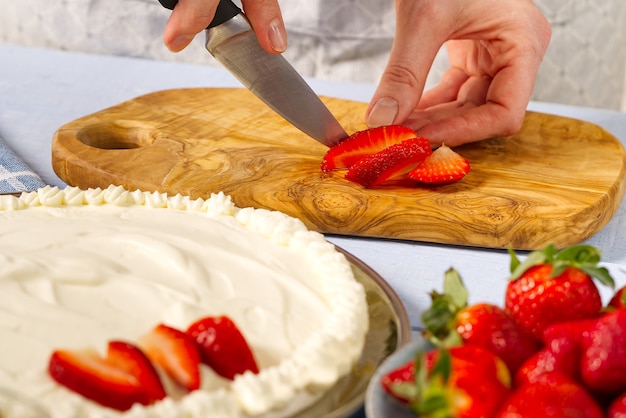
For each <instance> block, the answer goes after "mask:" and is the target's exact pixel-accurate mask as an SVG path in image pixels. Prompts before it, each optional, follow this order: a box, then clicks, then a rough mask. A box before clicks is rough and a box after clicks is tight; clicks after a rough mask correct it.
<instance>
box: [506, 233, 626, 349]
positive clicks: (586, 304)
mask: <svg viewBox="0 0 626 418" xmlns="http://www.w3.org/2000/svg"><path fill="white" fill-rule="evenodd" d="M509 252H510V254H511V273H512V276H511V279H510V281H509V283H508V285H507V289H506V293H505V308H506V309H507V311H509V312H510V313H511V314H512V315H513V317H514V318H515V319H516V320H517V321H518V322H519V323H520V324H521V325H522V327H524V329H526V330H527V331H528V332H529V333H530V334H531V335H533V336H535V338H537V339H541V338H542V337H543V331H544V330H545V329H546V327H547V326H548V325H550V324H554V323H557V322H565V321H572V320H579V319H586V318H593V317H596V316H598V315H599V314H600V311H601V309H602V300H601V298H600V292H599V291H598V288H597V287H596V285H595V283H594V281H593V278H596V279H598V280H599V281H600V282H602V283H603V284H606V285H608V286H611V287H614V281H613V278H612V277H611V276H610V275H609V272H608V271H607V269H606V268H603V267H599V266H598V262H599V261H600V254H599V252H598V250H597V249H596V248H594V247H591V246H588V245H578V246H573V247H569V248H566V249H564V250H561V251H558V250H557V249H556V248H555V247H554V246H552V245H549V246H547V247H546V248H545V249H544V250H541V251H533V252H532V253H530V254H529V255H528V257H527V258H526V260H524V262H523V263H520V262H519V260H518V258H517V256H516V254H515V252H514V251H513V250H510V251H509Z"/></svg>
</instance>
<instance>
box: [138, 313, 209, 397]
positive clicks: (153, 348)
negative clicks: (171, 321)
mask: <svg viewBox="0 0 626 418" xmlns="http://www.w3.org/2000/svg"><path fill="white" fill-rule="evenodd" d="M139 346H140V347H141V348H142V349H143V351H144V352H145V353H146V355H147V356H148V358H149V359H150V360H151V361H152V362H153V363H154V364H155V365H157V366H159V367H161V368H162V369H163V370H164V371H165V373H166V374H167V375H168V376H169V377H170V379H172V380H173V381H174V382H175V383H176V384H177V385H178V386H180V387H182V388H184V389H185V390H186V391H187V392H191V391H194V390H197V389H199V388H200V381H201V379H200V352H199V351H198V346H197V345H196V341H195V340H194V339H193V338H191V337H190V336H189V335H187V333H185V332H183V331H181V330H178V329H176V328H172V327H170V326H167V325H165V324H159V325H157V326H156V327H154V328H153V329H152V331H150V332H149V333H147V334H146V335H144V336H143V337H141V338H140V339H139Z"/></svg>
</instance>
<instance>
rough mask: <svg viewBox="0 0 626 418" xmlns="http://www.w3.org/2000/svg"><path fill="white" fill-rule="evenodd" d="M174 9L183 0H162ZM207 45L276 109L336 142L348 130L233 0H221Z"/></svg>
mask: <svg viewBox="0 0 626 418" xmlns="http://www.w3.org/2000/svg"><path fill="white" fill-rule="evenodd" d="M159 3H161V5H162V6H163V7H165V8H167V9H170V10H173V9H174V7H175V6H176V4H177V3H178V0H159ZM205 32H206V42H205V46H206V49H207V50H208V51H209V53H210V54H211V55H213V56H214V57H215V59H216V60H217V61H219V62H220V63H221V64H222V65H223V66H224V67H225V68H226V69H227V70H228V71H230V72H231V73H232V74H233V75H234V76H235V78H237V79H238V80H239V81H240V82H241V83H242V84H243V85H244V86H245V87H246V88H247V89H248V90H250V91H251V92H252V93H253V94H254V95H255V96H257V97H258V98H259V99H261V100H262V101H263V102H264V103H265V104H267V105H268V106H269V107H270V108H271V109H273V110H274V111H275V112H276V113H278V114H279V115H280V116H282V117H283V118H284V119H286V120H287V121H288V122H290V123H291V124H292V125H294V126H295V127H296V128H298V129H300V130H301V131H302V132H304V133H305V134H307V135H309V136H310V137H312V138H313V139H315V140H317V141H319V142H321V143H322V144H324V145H326V146H328V147H332V146H334V145H336V144H338V143H339V142H341V140H343V139H345V138H346V137H347V136H348V134H347V133H346V131H345V130H344V129H343V127H342V126H341V124H340V123H339V122H338V121H337V119H335V117H334V116H333V114H332V113H331V112H330V110H329V109H328V108H327V107H326V105H324V103H323V102H322V101H321V100H320V98H319V96H318V95H317V94H316V93H315V92H314V91H313V89H311V87H310V86H309V85H308V84H307V82H306V81H305V80H304V79H303V78H302V76H301V75H300V74H299V73H298V72H297V71H296V70H295V69H294V68H293V67H292V66H291V64H289V62H288V61H287V60H286V59H285V58H284V57H283V56H282V55H280V54H271V53H269V52H267V51H265V50H264V49H263V48H262V47H261V45H260V44H259V41H258V40H257V38H256V35H255V34H254V31H253V29H252V26H251V25H250V22H249V21H248V18H247V17H246V16H245V14H244V13H243V12H242V11H241V9H240V8H239V7H237V6H236V5H235V4H234V3H232V1H230V0H220V2H219V4H218V6H217V11H216V13H215V17H214V19H213V21H212V22H211V23H210V24H209V26H208V27H207V29H206V31H205Z"/></svg>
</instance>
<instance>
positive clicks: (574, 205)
mask: <svg viewBox="0 0 626 418" xmlns="http://www.w3.org/2000/svg"><path fill="white" fill-rule="evenodd" d="M322 100H323V101H324V102H325V103H326V104H327V106H328V107H329V108H330V110H331V111H332V113H333V114H334V115H335V116H336V117H337V119H338V120H339V121H340V122H341V124H342V125H343V126H344V128H345V129H346V131H347V132H349V133H351V132H354V131H357V130H361V129H365V125H364V124H363V122H362V121H363V115H364V112H365V108H366V106H367V105H366V104H365V103H361V102H354V101H347V100H341V99H335V98H328V97H322ZM326 150H327V148H326V147H325V146H323V145H321V144H319V143H317V142H315V141H314V140H313V139H311V138H309V137H308V136H307V135H305V134H303V133H301V132H300V131H299V130H297V129H296V128H294V127H293V126H291V125H290V124H289V123H288V122H286V121H284V120H283V119H282V118H281V117H279V116H278V115H276V114H275V113H274V112H273V111H272V110H270V109H269V108H268V107H267V106H265V105H264V104H263V103H262V102H261V101H260V100H258V99H257V98H256V97H255V96H253V95H252V94H251V93H249V92H248V91H247V90H244V89H237V88H230V89H229V88H193V89H177V90H165V91H158V92H155V93H151V94H147V95H144V96H141V97H137V98H135V99H132V100H130V101H127V102H124V103H121V104H118V105H116V106H113V107H111V108H108V109H104V110H101V111H99V112H96V113H94V114H91V115H88V116H85V117H82V118H80V119H77V120H75V121H72V122H69V123H67V124H66V125H64V126H62V127H60V128H59V129H58V131H57V132H56V133H55V135H54V138H53V143H52V165H53V168H54V170H55V172H56V173H57V175H58V176H59V177H60V178H61V179H63V180H64V181H65V182H66V183H68V184H69V185H72V186H78V187H81V188H90V187H92V188H95V187H101V188H105V187H107V186H108V185H110V184H115V185H122V186H124V187H125V188H127V189H129V190H135V189H141V190H146V191H158V192H166V193H168V194H177V193H181V194H183V195H189V196H191V197H193V198H198V197H202V198H207V197H209V196H210V194H211V193H216V192H219V191H223V192H224V193H226V194H229V195H231V196H232V198H233V201H234V203H235V204H237V205H238V206H240V207H246V206H253V207H257V208H267V209H273V210H279V211H282V212H285V213H287V214H289V215H291V216H294V217H297V218H300V219H301V220H302V221H304V223H305V224H306V225H307V226H308V227H309V228H311V229H314V230H317V231H320V232H323V233H329V234H339V235H355V236H363V237H378V238H392V239H401V240H414V241H424V242H434V243H443V244H456V245H466V246H481V247H489V248H507V247H509V246H510V247H512V248H515V249H522V250H524V249H537V248H542V247H544V246H545V245H547V244H550V243H552V244H555V245H556V246H557V247H564V246H568V245H573V244H575V243H579V242H581V241H583V240H585V239H587V238H588V237H590V236H592V235H593V234H595V233H596V232H597V231H598V230H600V229H601V228H602V227H603V226H604V225H605V224H606V223H607V222H608V221H609V219H610V218H611V217H612V216H613V215H614V213H615V212H616V210H617V208H618V206H619V204H620V203H621V200H622V197H623V195H624V177H625V172H626V171H625V166H626V154H625V151H624V148H623V146H622V145H621V143H620V142H619V141H618V140H617V139H616V138H615V137H614V136H612V135H611V134H610V133H608V132H607V131H605V130H604V129H602V128H601V127H599V126H596V125H594V124H591V123H587V122H584V121H580V120H575V119H569V118H565V117H560V116H553V115H548V114H543V113H533V112H528V113H527V116H526V119H525V122H524V125H523V127H522V129H521V131H520V132H519V133H517V134H516V135H512V136H509V137H502V138H492V139H486V140H483V141H480V142H477V143H473V144H468V145H463V146H461V147H458V148H456V150H457V152H459V153H460V154H461V155H463V156H465V157H466V158H468V159H469V161H470V164H471V171H470V172H469V174H468V175H467V176H466V177H465V178H464V179H462V180H461V181H459V182H457V183H453V184H450V185H446V186H438V187H417V186H413V185H407V184H403V183H391V184H387V185H384V186H381V187H379V188H375V189H364V188H363V187H361V186H360V185H357V184H355V183H351V182H349V181H347V180H345V179H344V178H343V175H344V172H343V171H335V172H332V173H328V174H325V173H322V172H321V170H320V162H321V159H322V157H323V155H324V154H325V152H326Z"/></svg>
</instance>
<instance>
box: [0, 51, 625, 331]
mask: <svg viewBox="0 0 626 418" xmlns="http://www.w3.org/2000/svg"><path fill="white" fill-rule="evenodd" d="M198 53H203V51H199V52H198ZM207 61H208V58H207ZM309 81H310V84H311V86H312V87H313V89H314V90H315V91H316V92H317V93H318V94H320V95H326V96H331V97H338V98H343V99H350V100H358V101H363V102H367V101H369V98H370V96H371V94H372V93H373V91H374V86H372V85H363V84H349V83H337V82H328V81H322V80H309ZM240 86H241V85H240V84H239V82H238V81H236V80H235V79H234V78H233V77H231V76H230V74H228V73H227V72H226V71H224V70H222V69H221V68H216V67H208V66H198V65H188V64H177V63H171V62H159V61H150V60H143V59H135V58H125V57H111V56H97V55H86V54H78V53H69V52H63V51H55V50H46V49H33V48H25V47H20V46H14V45H0V137H1V138H3V139H4V140H5V142H6V143H7V144H8V145H9V146H10V147H11V148H12V149H13V150H14V151H15V152H16V153H17V154H18V155H19V156H21V157H22V158H23V160H24V161H25V162H26V163H27V164H28V165H29V166H31V168H33V169H34V170H35V171H36V172H37V173H38V174H39V175H40V176H41V177H42V178H43V180H44V181H45V182H46V183H48V184H50V185H54V186H59V187H65V184H64V183H63V182H62V181H61V180H60V179H59V178H58V177H57V176H56V175H55V173H54V172H53V170H52V166H51V157H50V153H51V150H50V145H51V139H52V136H53V134H54V132H55V131H56V130H57V129H58V128H59V127H60V126H61V125H63V124H65V123H67V122H70V121H72V120H74V119H76V118H79V117H81V116H84V115H87V114H90V113H94V112H97V111H99V110H102V109H104V108H106V107H109V106H112V105H115V104H118V103H120V102H123V101H125V100H129V99H132V98H135V97H137V96H140V95H143V94H146V93H150V92H154V91H158V90H163V89H170V88H182V87H240ZM529 109H530V110H536V111H541V112H545V113H551V114H558V115H563V116H569V117H574V118H578V119H582V120H586V121H589V122H592V123H595V124H597V125H600V126H602V127H604V128H605V129H607V130H608V131H609V132H611V133H612V134H613V135H615V136H616V137H617V138H619V139H620V140H621V142H622V143H623V144H626V114H623V113H620V112H615V111H607V110H599V109H591V108H581V107H572V106H562V105H557V104H548V103H531V104H530V106H529ZM572 175H576V172H575V170H573V171H572ZM328 239H329V240H330V241H331V242H333V243H335V244H337V245H338V246H340V247H342V248H344V249H345V250H347V251H349V252H350V253H352V254H353V255H354V256H356V257H358V258H359V259H361V260H362V261H363V262H365V263H366V264H368V265H369V266H370V267H371V268H373V269H374V270H375V271H376V272H378V273H379V274H380V275H381V276H382V277H383V278H384V279H385V280H386V281H387V282H388V283H389V284H390V285H391V286H392V287H393V288H394V289H395V291H396V292H397V294H398V295H399V296H400V298H401V299H402V301H403V302H404V305H405V308H406V310H407V313H408V315H409V318H410V320H411V323H412V325H413V326H419V325H420V324H421V321H420V313H421V311H422V310H423V309H424V308H426V307H427V306H428V305H429V297H428V292H429V291H430V290H432V289H441V283H442V279H443V275H444V272H445V271H446V270H447V269H448V268H449V267H455V268H456V269H457V270H458V271H459V272H460V273H461V275H462V277H463V278H464V280H465V282H466V284H467V286H468V287H469V288H470V295H471V301H472V302H479V301H489V302H495V303H500V304H501V303H502V300H503V295H504V289H505V286H506V279H507V277H508V268H509V256H508V254H507V253H506V251H504V250H494V249H482V248H468V247H460V246H451V245H437V244H426V243H418V242H410V241H394V240H383V239H370V238H359V237H339V236H328ZM587 243H588V244H591V245H594V246H596V247H598V248H600V249H601V250H602V260H603V265H605V266H606V267H607V268H608V269H609V271H610V272H611V274H612V275H613V276H614V278H615V279H616V281H617V283H618V286H619V285H623V284H626V203H625V202H624V201H623V202H622V204H621V206H620V208H619V210H618V212H617V213H616V214H615V216H614V217H613V219H612V220H611V221H610V222H609V224H608V225H607V226H605V227H604V228H603V229H602V230H601V231H600V232H599V233H598V234H596V235H595V236H593V237H592V238H590V239H589V240H588V241H587ZM524 255H525V254H524V253H522V256H524ZM602 292H603V296H604V298H605V300H606V298H608V297H609V295H610V294H611V293H610V291H609V290H608V289H603V290H602Z"/></svg>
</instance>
